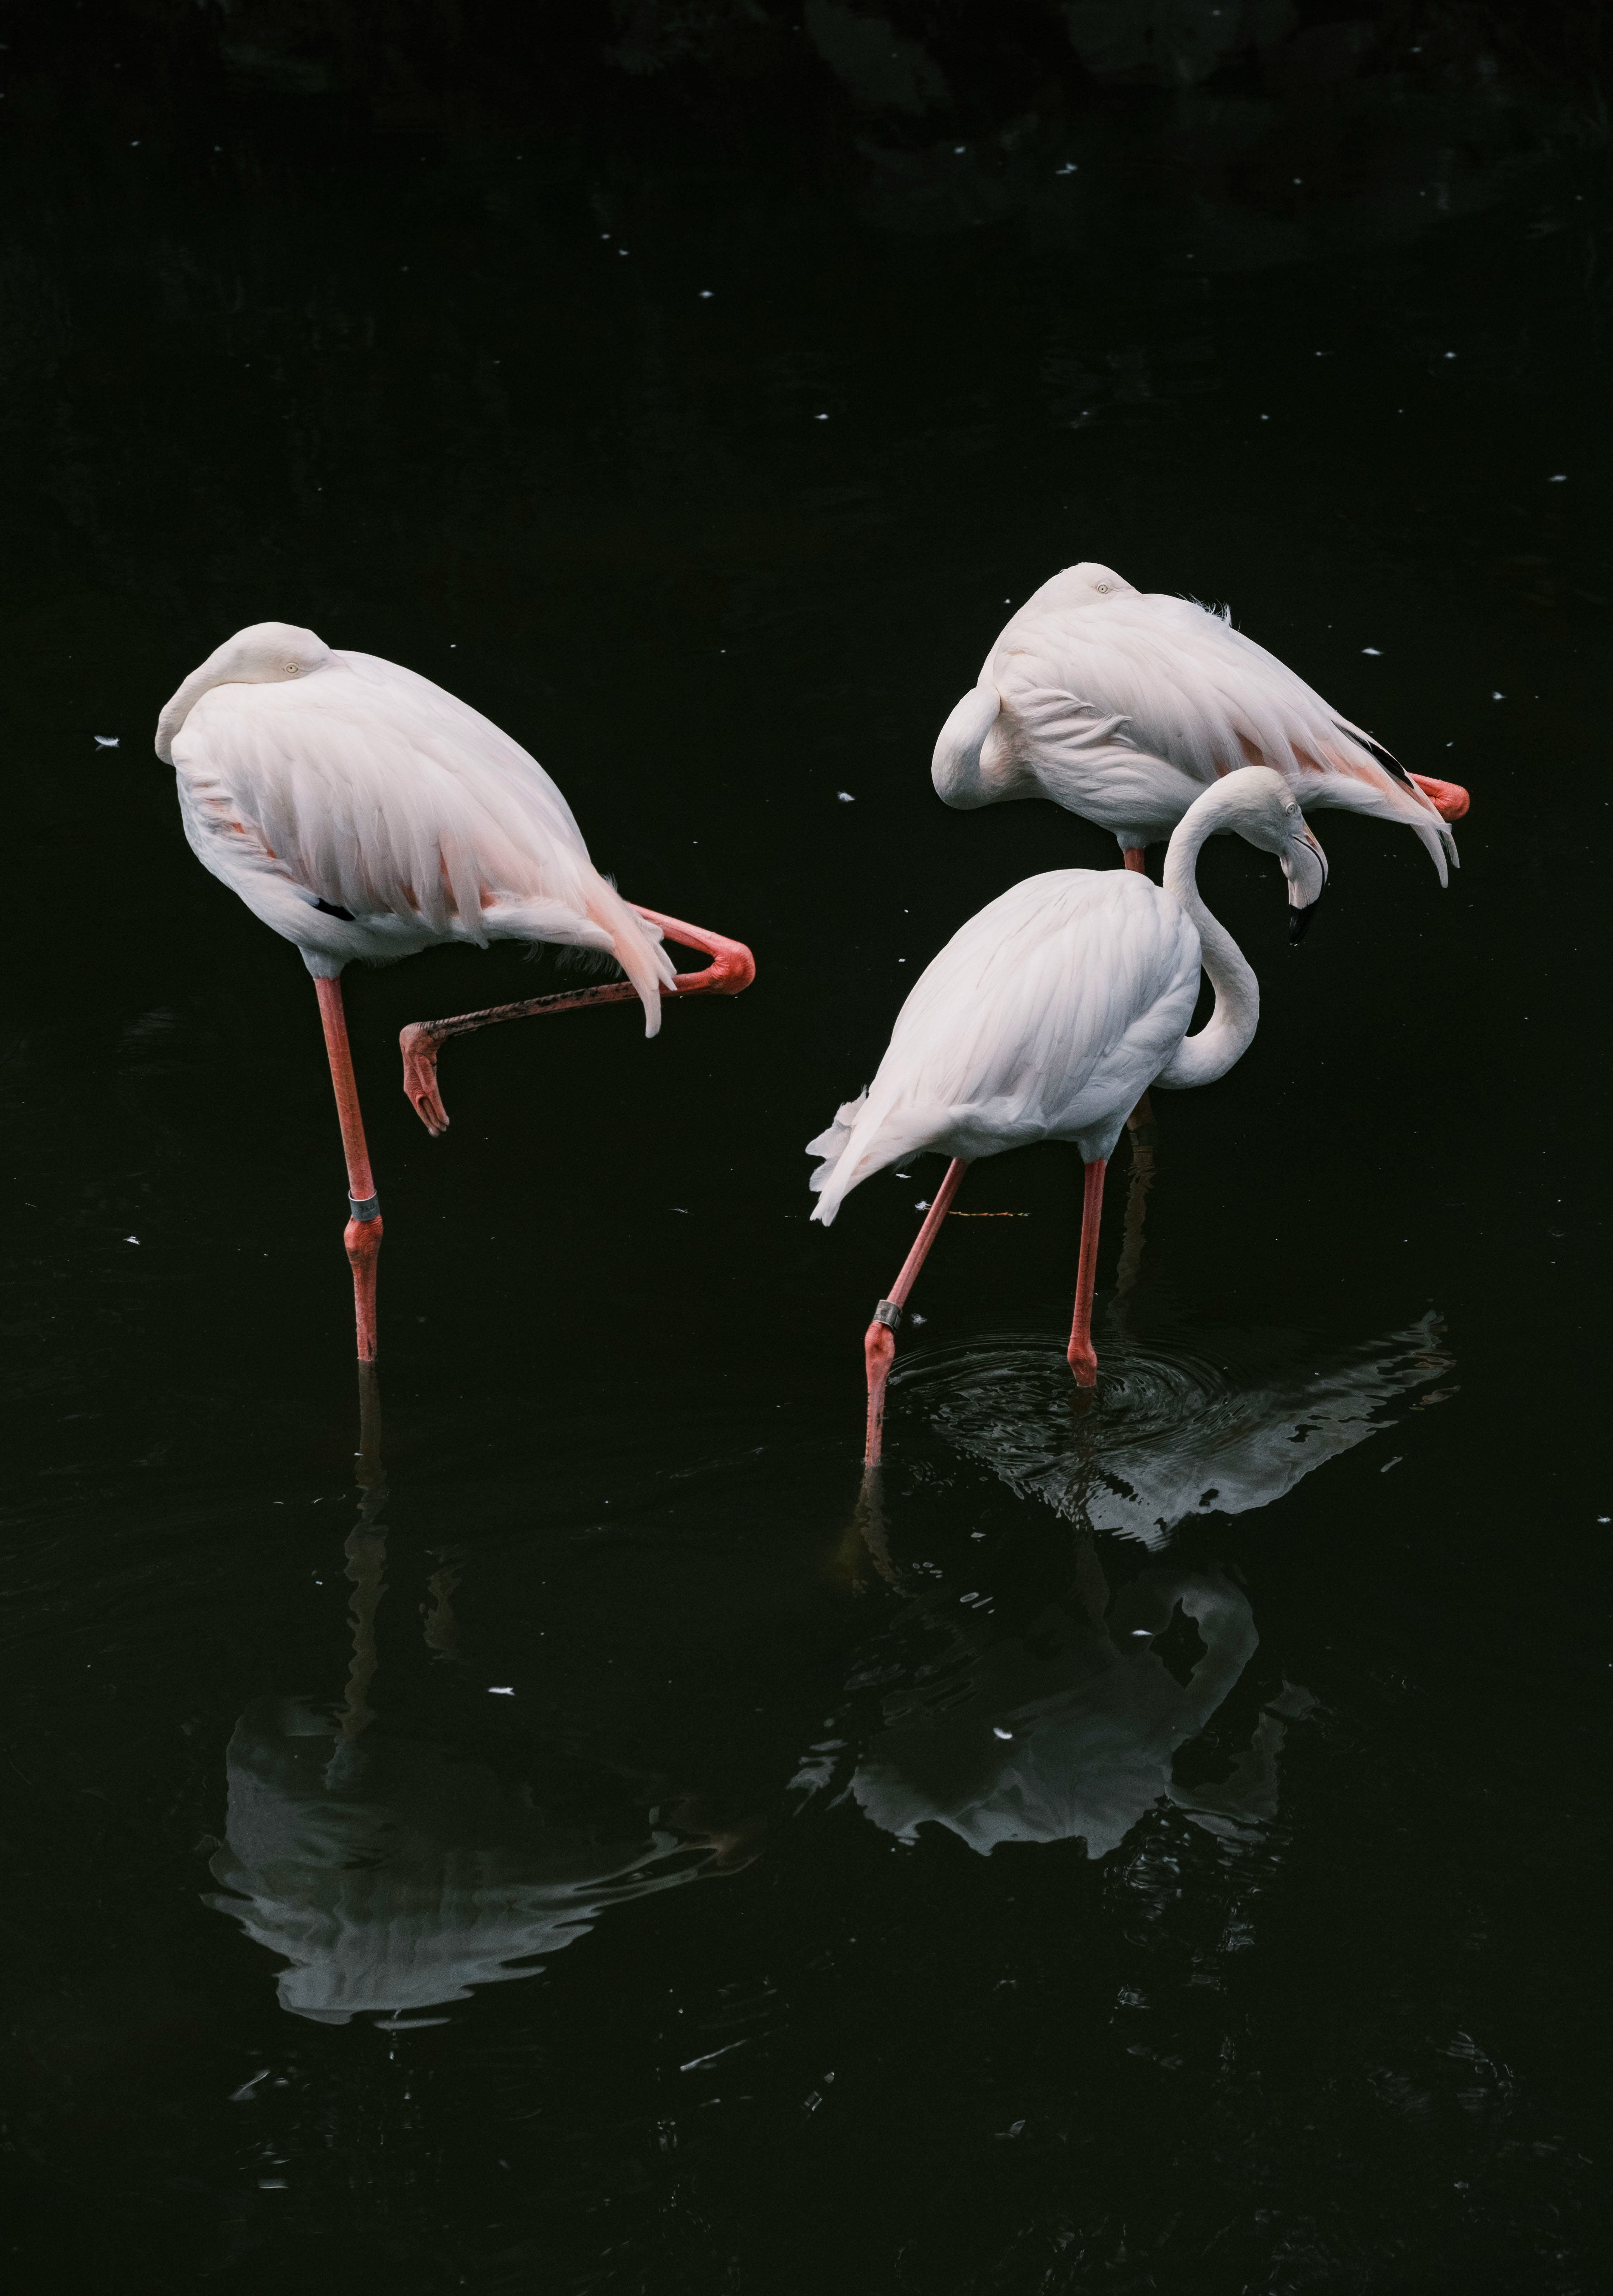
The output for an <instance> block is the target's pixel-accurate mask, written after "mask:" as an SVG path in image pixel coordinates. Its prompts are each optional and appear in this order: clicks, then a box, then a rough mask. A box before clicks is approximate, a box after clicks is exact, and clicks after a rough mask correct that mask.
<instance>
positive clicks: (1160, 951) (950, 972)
mask: <svg viewBox="0 0 1613 2296" xmlns="http://www.w3.org/2000/svg"><path fill="white" fill-rule="evenodd" d="M1226 830H1232V831H1235V832H1237V834H1238V835H1239V836H1240V837H1243V838H1246V839H1247V840H1249V843H1250V844H1251V845H1257V846H1259V847H1261V848H1262V849H1264V850H1265V851H1266V852H1268V853H1275V854H1276V855H1277V856H1278V857H1279V858H1280V860H1281V865H1282V869H1283V873H1284V874H1285V875H1286V876H1287V878H1288V880H1289V882H1290V887H1291V888H1292V889H1293V892H1294V895H1295V896H1296V898H1297V899H1298V903H1299V906H1300V912H1301V914H1303V912H1304V910H1305V909H1306V908H1308V907H1309V906H1311V905H1312V904H1314V901H1315V900H1316V899H1317V898H1318V896H1319V895H1320V893H1321V891H1322V885H1323V883H1324V882H1325V881H1326V876H1327V864H1326V862H1325V861H1324V859H1323V858H1322V849H1321V847H1320V846H1319V845H1318V844H1317V842H1316V840H1315V839H1314V837H1313V836H1312V835H1311V832H1310V831H1309V830H1308V829H1307V828H1306V824H1305V821H1304V818H1303V816H1301V814H1300V811H1299V808H1298V804H1297V802H1296V801H1295V799H1294V797H1293V794H1292V792H1291V791H1290V788H1289V785H1288V783H1287V782H1286V781H1284V779H1283V778H1282V776H1281V775H1280V774H1274V773H1273V772H1272V771H1271V770H1270V769H1269V767H1265V766H1244V767H1240V768H1239V769H1238V770H1237V771H1236V772H1234V773H1230V774H1228V775H1226V776H1225V777H1224V779H1223V780H1221V781H1218V782H1216V783H1215V784H1214V785H1213V786H1212V787H1211V788H1209V789H1208V790H1206V791H1204V793H1203V795H1202V796H1200V797H1199V798H1197V799H1195V800H1194V802H1193V803H1192V804H1191V806H1190V807H1189V808H1188V809H1187V811H1186V813H1185V814H1184V815H1183V818H1182V821H1181V823H1180V824H1178V826H1177V829H1176V832H1175V835H1174V836H1173V838H1172V839H1171V841H1170V849H1169V851H1168V852H1167V855H1166V857H1165V882H1164V884H1163V886H1162V887H1161V886H1159V885H1156V884H1155V883H1154V882H1153V881H1152V879H1151V878H1149V877H1146V876H1142V875H1139V874H1137V873H1134V872H1131V871H1123V870H1118V869H1110V870H1094V869H1054V870H1051V871H1049V872H1048V873H1047V874H1046V875H1045V876H1041V877H1028V878H1027V879H1026V880H1025V881H1024V882H1023V883H1022V884H1019V885H1014V886H1012V887H1011V888H1010V890H1008V891H1007V892H1006V893H1003V894H1000V895H999V896H998V898H996V899H995V901H991V902H988V903H987V906H986V907H985V908H983V909H982V910H981V911H980V912H979V914H978V915H977V916H973V917H971V918H970V921H969V922H968V923H967V924H966V925H964V926H962V928H961V929H960V930H959V931H957V932H955V933H954V935H953V937H952V939H951V940H949V941H948V942H947V944H946V947H945V948H944V949H942V950H941V952H940V954H939V955H938V956H937V957H935V958H934V959H932V961H931V962H930V963H929V964H928V965H927V966H926V967H925V969H924V971H923V972H921V974H920V976H919V978H918V980H916V981H915V982H914V983H913V988H912V990H911V991H910V993H909V995H908V997H907V1001H906V1003H905V1005H903V1007H902V1010H901V1012H900V1013H898V1014H897V1024H896V1028H895V1029H894V1030H893V1031H892V1034H891V1039H890V1044H889V1046H888V1049H887V1051H886V1054H885V1057H884V1059H883V1060H882V1061H881V1062H880V1066H879V1070H878V1073H877V1074H876V1076H875V1078H874V1080H873V1082H872V1085H870V1086H869V1087H868V1089H867V1090H866V1091H865V1092H864V1094H863V1095H861V1097H860V1098H859V1099H857V1100H854V1101H849V1102H847V1104H846V1106H845V1107H843V1108H842V1109H841V1110H840V1111H839V1115H838V1116H837V1117H836V1118H835V1120H834V1122H833V1123H832V1124H831V1126H830V1127H829V1128H828V1130H827V1131H826V1132H823V1133H820V1134H819V1136H818V1137H817V1138H816V1139H815V1140H814V1141H812V1142H810V1143H809V1144H808V1147H807V1153H808V1154H809V1155H814V1156H821V1157H822V1158H823V1163H822V1164H821V1165H820V1166H819V1168H818V1169H817V1170H816V1171H815V1173H814V1174H813V1176H812V1182H811V1185H812V1186H813V1188H814V1189H815V1191H816V1192H817V1196H818V1201H817V1205H816V1208H815V1210H814V1212H813V1215H812V1217H813V1218H814V1219H815V1220H818V1221H821V1222H822V1223H823V1226H825V1227H827V1226H829V1224H830V1223H831V1220H832V1219H833V1218H834V1216H835V1214H836V1213H837V1212H838V1211H839V1208H840V1205H841V1203H842V1202H843V1201H845V1198H846V1197H847V1195H848V1194H849V1193H850V1191H851V1190H852V1189H853V1188H855V1187H856V1186H857V1185H858V1184H859V1183H860V1182H861V1181H863V1180H865V1179H867V1178H868V1177H869V1176H870V1174H871V1173H873V1172H878V1171H881V1170H883V1169H884V1168H885V1166H886V1165H888V1164H894V1163H899V1162H900V1161H901V1160H902V1159H903V1158H905V1157H907V1156H915V1155H919V1154H921V1153H922V1152H923V1151H924V1150H926V1149H930V1148H934V1149H938V1150H939V1151H940V1152H941V1153H942V1154H943V1155H945V1156H947V1157H950V1159H951V1162H950V1163H949V1164H948V1166H947V1169H946V1177H945V1178H944V1179H943V1180H942V1182H941V1185H940V1186H939V1187H938V1189H937V1191H936V1194H935V1200H934V1201H933V1202H932V1203H931V1204H930V1205H929V1208H928V1217H927V1218H926V1219H925V1221H924V1225H923V1226H922V1227H921V1229H920V1231H919V1234H918V1238H917V1241H916V1242H914V1244H913V1250H912V1251H910V1252H909V1253H908V1255H907V1259H906V1260H905V1263H904V1265H903V1268H902V1272H901V1274H900V1275H898V1276H897V1280H896V1282H895V1283H893V1284H892V1285H891V1287H890V1293H889V1296H888V1298H887V1299H883V1300H880V1302H879V1305H878V1306H877V1307H876V1308H875V1309H874V1314H873V1321H872V1323H871V1324H870V1325H869V1326H868V1330H867V1333H866V1334H865V1337H864V1359H865V1364H866V1369H867V1377H868V1434H867V1444H866V1449H865V1453H864V1456H865V1460H866V1464H868V1465H869V1466H870V1467H873V1466H877V1465H878V1464H879V1459H880V1438H881V1426H882V1421H883V1414H884V1397H885V1383H886V1381H887V1380H888V1377H889V1374H890V1366H891V1363H892V1361H893V1359H894V1357H895V1354H896V1337H895V1333H896V1328H897V1324H899V1323H900V1322H901V1319H902V1310H903V1307H904V1304H905V1301H906V1299H907V1295H908V1293H909V1292H911V1290H912V1289H913V1282H914V1280H915V1278H916V1277H917V1275H918V1273H919V1270H920V1268H921V1267H922V1266H923V1263H924V1259H925V1255H926V1253H927V1252H928V1251H929V1248H930V1246H931V1244H932V1243H933V1242H935V1239H936V1236H937V1235H938V1233H939V1230H940V1226H941V1222H942V1221H943V1220H944V1219H945V1218H946V1213H947V1210H948V1208H949V1206H950V1205H951V1202H952V1200H953V1197H954V1195H955V1194H956V1193H957V1189H958V1184H959V1182H960V1181H961V1180H962V1177H963V1174H964V1172H965V1171H966V1169H968V1167H969V1165H970V1162H971V1161H972V1160H974V1159H975V1158H976V1157H978V1156H995V1155H997V1154H999V1153H1000V1152H1002V1151H1003V1149H1006V1148H1020V1147H1026V1146H1028V1145H1029V1144H1032V1143H1033V1142H1036V1141H1039V1140H1069V1141H1073V1142H1074V1143H1075V1144H1076V1146H1077V1148H1078V1149H1079V1150H1080V1152H1081V1160H1082V1162H1083V1164H1084V1165H1085V1187H1084V1194H1083V1201H1082V1212H1081V1249H1080V1259H1079V1264H1078V1268H1077V1281H1076V1311H1075V1320H1074V1323H1073V1324H1072V1326H1071V1330H1070V1338H1069V1350H1068V1354H1069V1365H1070V1368H1071V1370H1072V1371H1073V1372H1074V1374H1075V1375H1076V1381H1077V1385H1078V1386H1082V1387H1092V1386H1094V1385H1095V1384H1096V1382H1097V1376H1098V1358H1097V1355H1096V1353H1095V1351H1094V1349H1093V1343H1092V1306H1093V1281H1094V1277H1095V1275H1096V1270H1097V1260H1098V1223H1099V1219H1100V1217H1101V1211H1102V1204H1103V1174H1104V1169H1105V1166H1106V1164H1107V1162H1108V1160H1109V1156H1110V1155H1111V1154H1112V1152H1113V1151H1114V1146H1115V1143H1116V1141H1117V1140H1118V1138H1119V1136H1120V1130H1121V1127H1122V1126H1123V1125H1124V1124H1125V1122H1126V1117H1127V1115H1128V1114H1129V1113H1130V1111H1132V1110H1133V1109H1134V1108H1135V1106H1136V1105H1137V1103H1138V1101H1139V1100H1140V1099H1141V1097H1142V1094H1143V1093H1144V1092H1145V1091H1146V1090H1147V1089H1148V1087H1150V1085H1154V1084H1159V1085H1167V1086H1188V1085H1199V1084H1210V1083H1212V1082H1213V1081H1214V1080H1215V1078H1217V1077H1221V1076H1224V1075H1225V1074H1226V1071H1227V1070H1228V1069H1230V1068H1231V1067H1232V1063H1233V1062H1234V1061H1237V1060H1239V1059H1240V1058H1241V1056H1242V1054H1244V1053H1245V1052H1246V1051H1247V1049H1248V1047H1249V1045H1250V1043H1251V1042H1252V1041H1253V1038H1254V1034H1255V1028H1256V1023H1257V1021H1258V1019H1259V1014H1260V990H1259V985H1258V983H1257V980H1256V979H1255V975H1254V973H1253V972H1252V971H1251V970H1250V968H1249V965H1248V964H1246V963H1245V961H1244V958H1243V955H1242V953H1241V952H1240V949H1239V947H1238V945H1237V943H1236V942H1235V941H1234V940H1233V939H1232V935H1231V933H1229V932H1228V931H1226V930H1225V928H1224V926H1223V925H1220V924H1218V923H1217V922H1216V919H1215V918H1214V917H1213V916H1212V915H1211V914H1210V913H1209V911H1208V909H1207V908H1206V906H1204V903H1203V901H1202V900H1201V899H1200V896H1199V889H1198V884H1197V881H1196V877H1195V870H1196V866H1197V863H1198V858H1199V852H1200V847H1201V846H1202V845H1203V843H1204V840H1205V839H1206V838H1207V837H1209V836H1211V835H1213V834H1214V833H1215V832H1218V831H1226ZM1200 966H1202V968H1203V970H1204V971H1205V972H1207V973H1208V975H1209V978H1210V981H1211V984H1212V986H1213V987H1214V988H1215V991H1216V1005H1215V1010H1214V1012H1213V1013H1211V1015H1210V1017H1209V1019H1208V1021H1206V1023H1205V1025H1204V1027H1203V1028H1202V1029H1200V1030H1199V1032H1198V1034H1197V1035H1196V1036H1192V1037H1190V1036H1189V1035H1188V1033H1187V1029H1188V1024H1189V1022H1190V1021H1191V1019H1192V1017H1193V1006H1194V1005H1195V1003H1196V1002H1197V1000H1198V995H1199V973H1200Z"/></svg>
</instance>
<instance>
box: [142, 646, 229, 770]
mask: <svg viewBox="0 0 1613 2296" xmlns="http://www.w3.org/2000/svg"><path fill="white" fill-rule="evenodd" d="M226 682H227V680H226V678H225V676H224V675H223V674H221V673H220V672H219V671H218V670H217V668H215V667H214V665H213V663H212V662H210V661H204V662H203V663H202V665H201V668H200V669H193V670H192V672H191V674H190V676H188V677H187V678H186V679H185V681H184V685H182V686H181V687H180V689H179V691H178V693H176V694H175V696H174V698H173V700H172V701H170V702H169V703H168V706H167V708H166V709H164V710H163V713H162V715H161V717H159V719H158V720H157V755H158V756H159V757H160V758H161V759H162V762H163V764H164V765H165V766H171V765H172V764H173V762H174V742H175V740H176V736H177V735H178V734H179V733H180V731H181V729H182V728H183V726H184V721H185V719H186V718H187V717H189V716H190V714H191V712H192V709H194V708H195V707H196V704H197V703H198V702H199V701H201V697H202V695H203V694H204V693H208V692H209V690H210V689H211V688H212V687H213V686H215V685H225V683H226Z"/></svg>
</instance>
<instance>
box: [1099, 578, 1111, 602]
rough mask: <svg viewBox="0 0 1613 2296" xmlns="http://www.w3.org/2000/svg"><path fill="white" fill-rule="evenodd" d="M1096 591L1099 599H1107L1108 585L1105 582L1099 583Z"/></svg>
mask: <svg viewBox="0 0 1613 2296" xmlns="http://www.w3.org/2000/svg"><path fill="white" fill-rule="evenodd" d="M1097 590H1098V595H1099V596H1100V597H1101V598H1107V597H1108V595H1109V584H1108V583H1107V582H1100V583H1099V584H1098V585H1097Z"/></svg>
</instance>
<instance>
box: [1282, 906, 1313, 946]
mask: <svg viewBox="0 0 1613 2296" xmlns="http://www.w3.org/2000/svg"><path fill="white" fill-rule="evenodd" d="M1315 914H1316V904H1315V902H1314V901H1311V902H1308V903H1307V904H1306V906H1305V907H1304V908H1303V909H1290V911H1289V913H1288V945H1289V947H1290V948H1298V946H1299V944H1300V942H1301V941H1302V940H1303V939H1305V937H1306V933H1307V932H1309V931H1310V929H1311V919H1312V918H1313V917H1314V915H1315Z"/></svg>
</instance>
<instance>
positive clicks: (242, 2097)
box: [229, 2065, 269, 2104]
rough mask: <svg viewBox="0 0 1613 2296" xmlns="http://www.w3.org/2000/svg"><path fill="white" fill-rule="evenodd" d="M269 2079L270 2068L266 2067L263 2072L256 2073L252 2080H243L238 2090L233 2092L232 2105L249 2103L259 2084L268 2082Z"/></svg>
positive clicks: (231, 2096)
mask: <svg viewBox="0 0 1613 2296" xmlns="http://www.w3.org/2000/svg"><path fill="white" fill-rule="evenodd" d="M268 2077H269V2067H268V2066H267V2065H265V2067H264V2069H263V2071H261V2072H258V2073H254V2074H253V2075H252V2078H251V2079H250V2080H243V2081H242V2084H241V2087H239V2088H238V2089H234V2090H233V2091H232V2092H231V2095H230V2100H229V2101H230V2103H232V2104H246V2103H249V2102H250V2098H251V2095H252V2091H253V2090H254V2089H255V2088H256V2087H257V2086H258V2082H259V2081H260V2080H267V2079H268Z"/></svg>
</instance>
